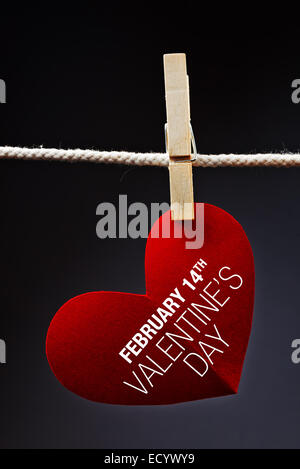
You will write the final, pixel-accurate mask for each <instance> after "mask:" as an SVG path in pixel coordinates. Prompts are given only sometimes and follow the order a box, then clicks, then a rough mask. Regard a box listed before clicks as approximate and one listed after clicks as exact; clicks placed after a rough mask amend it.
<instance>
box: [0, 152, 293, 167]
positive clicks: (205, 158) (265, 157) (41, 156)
mask: <svg viewBox="0 0 300 469" xmlns="http://www.w3.org/2000/svg"><path fill="white" fill-rule="evenodd" d="M0 159H20V160H51V161H52V160H53V161H70V162H73V161H74V162H75V161H91V162H93V163H115V164H125V165H137V166H168V164H169V159H168V155H167V154H166V153H131V152H126V151H111V152H109V151H96V150H79V149H78V150H58V149H55V148H42V147H40V148H18V147H0ZM193 165H194V166H202V167H213V168H215V167H217V166H237V167H242V166H275V167H281V166H283V167H291V166H300V154H299V153H296V154H292V153H258V154H253V155H251V154H250V155H236V154H228V155H225V154H221V155H197V160H196V161H195V162H194V163H193Z"/></svg>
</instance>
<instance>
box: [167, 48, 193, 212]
mask: <svg viewBox="0 0 300 469" xmlns="http://www.w3.org/2000/svg"><path fill="white" fill-rule="evenodd" d="M164 73H165V90H166V105H167V124H166V146H167V151H168V153H169V158H170V162H169V172H170V193H171V211H172V220H193V219H194V192H193V174H192V162H193V158H192V156H191V137H192V130H191V118H190V94H189V79H188V76H187V71H186V56H185V54H165V55H164Z"/></svg>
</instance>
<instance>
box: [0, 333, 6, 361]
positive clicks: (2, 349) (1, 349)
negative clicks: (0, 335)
mask: <svg viewBox="0 0 300 469" xmlns="http://www.w3.org/2000/svg"><path fill="white" fill-rule="evenodd" d="M5 363H6V343H5V341H4V340H2V339H0V364H1V365H3V364H5Z"/></svg>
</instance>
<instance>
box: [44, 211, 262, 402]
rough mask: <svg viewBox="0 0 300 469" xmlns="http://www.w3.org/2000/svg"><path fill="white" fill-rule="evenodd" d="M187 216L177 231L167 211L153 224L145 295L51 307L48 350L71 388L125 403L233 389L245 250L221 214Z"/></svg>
mask: <svg viewBox="0 0 300 469" xmlns="http://www.w3.org/2000/svg"><path fill="white" fill-rule="evenodd" d="M195 213H196V216H195V220H194V221H193V222H190V225H188V224H187V226H185V227H184V229H183V224H182V223H181V222H173V221H171V214H170V212H167V213H166V214H164V215H163V216H162V217H161V218H160V219H159V220H158V221H157V222H156V223H155V224H154V226H153V228H152V230H151V232H150V235H149V238H148V241H147V247H146V258H145V271H146V290H147V293H146V295H135V294H127V293H115V292H94V293H86V294H83V295H80V296H77V297H76V298H73V299H71V300H70V301H68V302H67V303H66V304H65V305H64V306H62V307H61V308H60V310H59V311H58V312H57V314H56V315H55V317H54V319H53V320H52V322H51V325H50V327H49V331H48V335H47V344H46V349H47V357H48V360H49V363H50V366H51V368H52V370H53V372H54V374H55V375H56V377H57V378H58V380H59V381H60V382H61V383H62V384H63V385H64V386H65V387H66V388H68V389H69V390H70V391H73V392H74V393H76V394H78V395H79V396H82V397H84V398H87V399H90V400H92V401H97V402H103V403H110V404H125V405H126V404H127V405H150V404H151V405H153V404H172V403H178V402H185V401H192V400H198V399H203V398H208V397H216V396H223V395H229V394H233V393H236V392H237V390H238V385H239V382H240V377H241V372H242V367H243V363H244V358H245V354H246V350H247V345H248V340H249V336H250V331H251V324H252V314H253V303H254V262H253V255H252V250H251V246H250V244H249V241H248V239H247V237H246V235H245V232H244V231H243V229H242V227H241V226H240V224H239V223H238V222H237V221H236V220H235V219H234V218H233V217H232V216H231V215H229V214H228V213H226V212H225V211H223V210H221V209H220V208H217V207H214V206H212V205H208V204H195ZM200 232H201V233H202V234H203V239H201V242H199V239H200V238H201V236H200V234H199V233H200ZM195 233H196V238H197V236H198V240H197V242H196V241H195V242H194V244H193V242H192V241H193V240H192V235H195ZM196 238H195V239H196Z"/></svg>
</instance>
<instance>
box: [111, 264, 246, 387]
mask: <svg viewBox="0 0 300 469" xmlns="http://www.w3.org/2000/svg"><path fill="white" fill-rule="evenodd" d="M207 265H208V264H207V262H206V261H205V260H203V259H199V261H198V262H196V264H195V265H194V266H193V267H192V269H191V270H190V271H189V273H188V275H186V278H184V279H182V282H181V286H180V287H179V286H177V287H176V288H174V290H173V291H172V292H170V293H169V295H168V297H167V298H166V299H165V300H164V301H163V302H162V304H161V305H160V306H159V307H158V308H157V309H156V313H154V314H152V315H151V317H150V318H149V319H148V321H147V322H146V323H145V324H143V325H142V327H140V329H139V330H138V331H137V332H136V334H134V335H133V337H132V338H131V340H129V342H128V343H127V344H126V345H125V346H124V348H123V349H122V350H121V351H120V353H119V354H120V356H121V357H122V358H123V359H124V360H125V361H126V362H127V363H129V364H130V365H132V366H133V367H134V369H133V370H132V377H133V378H134V379H133V380H131V381H123V383H124V384H125V385H126V386H129V387H131V388H132V389H134V390H136V391H139V392H142V393H144V394H148V392H149V388H153V386H154V385H153V382H152V380H153V377H155V376H163V375H164V374H165V373H167V371H168V370H169V369H170V368H171V367H172V366H174V364H175V363H176V362H177V360H179V359H180V360H181V361H182V362H183V363H184V364H185V365H186V366H188V367H189V368H190V369H191V370H192V371H193V372H194V373H196V374H197V375H198V376H200V377H201V378H203V377H204V376H205V375H206V373H207V371H208V370H209V367H210V365H214V360H215V356H214V355H215V354H216V356H221V355H223V354H224V352H225V351H226V350H227V349H229V348H230V344H229V343H228V342H227V341H226V338H225V337H223V336H222V332H221V331H220V330H219V327H217V325H216V322H217V321H216V318H217V317H218V316H217V315H218V313H219V312H220V311H221V310H222V308H224V306H225V305H226V304H227V303H228V302H230V299H231V297H232V295H233V294H234V292H236V291H237V290H239V289H240V288H241V287H242V285H243V279H242V277H241V276H240V275H238V274H236V273H234V272H233V271H232V269H231V267H229V266H223V267H220V268H219V269H217V270H216V274H215V275H214V276H213V278H210V279H209V280H205V277H206V275H205V269H206V267H207ZM187 297H189V300H187ZM191 297H192V300H191ZM168 322H169V325H168V329H167V331H165V327H166V324H167V323H168ZM162 332H163V334H162ZM150 344H151V353H148V354H147V348H148V347H150ZM141 352H144V353H143V363H138V364H137V365H135V363H134V362H135V361H136V357H138V356H139V355H140V353H141Z"/></svg>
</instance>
